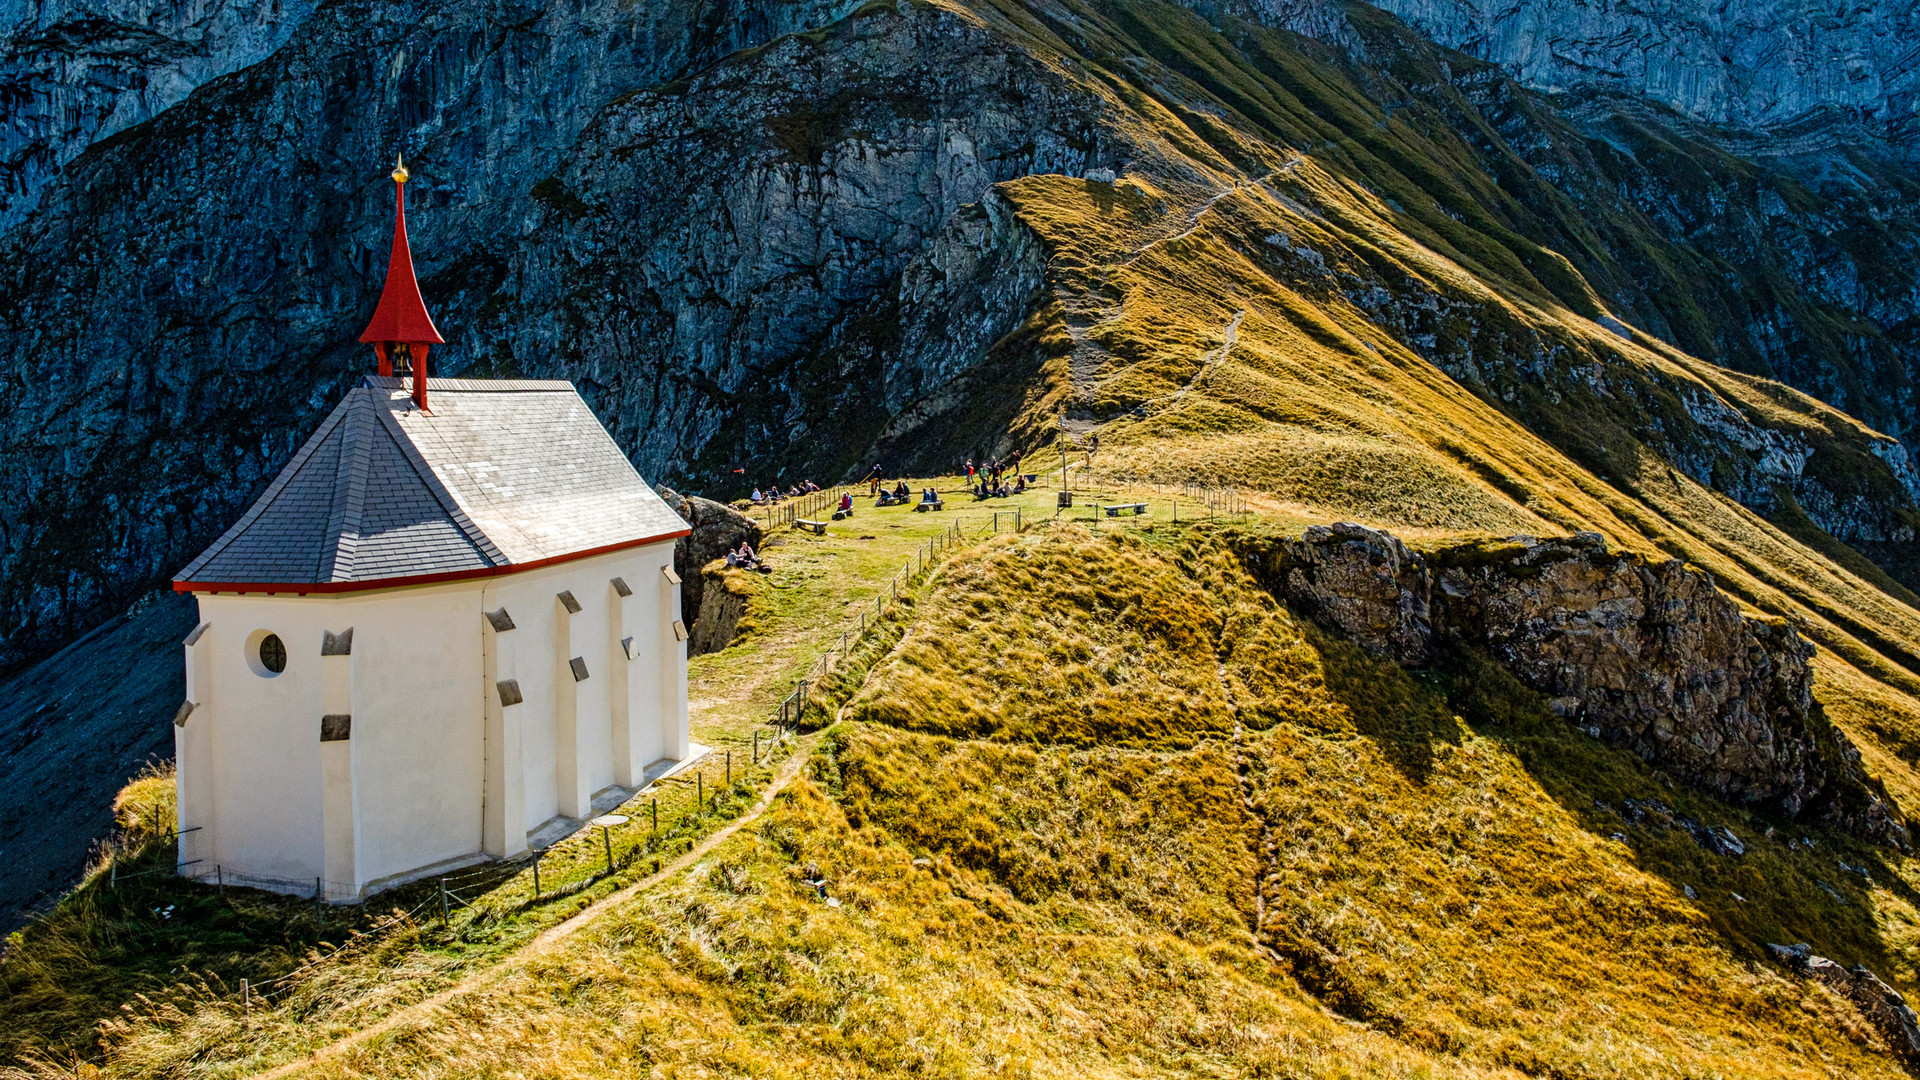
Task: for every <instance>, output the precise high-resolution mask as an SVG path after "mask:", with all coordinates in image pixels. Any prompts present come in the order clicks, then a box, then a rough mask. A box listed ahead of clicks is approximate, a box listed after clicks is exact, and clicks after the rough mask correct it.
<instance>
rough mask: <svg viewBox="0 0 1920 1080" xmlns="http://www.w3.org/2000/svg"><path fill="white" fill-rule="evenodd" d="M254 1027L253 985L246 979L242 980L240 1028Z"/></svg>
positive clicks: (248, 1029) (246, 1029)
mask: <svg viewBox="0 0 1920 1080" xmlns="http://www.w3.org/2000/svg"><path fill="white" fill-rule="evenodd" d="M252 1029H253V987H252V985H251V984H249V983H248V982H247V980H245V979H241V980H240V1030H242V1031H250V1030H252Z"/></svg>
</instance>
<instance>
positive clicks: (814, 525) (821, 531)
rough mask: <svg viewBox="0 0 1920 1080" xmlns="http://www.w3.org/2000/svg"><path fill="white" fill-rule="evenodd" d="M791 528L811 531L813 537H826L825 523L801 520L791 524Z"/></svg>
mask: <svg viewBox="0 0 1920 1080" xmlns="http://www.w3.org/2000/svg"><path fill="white" fill-rule="evenodd" d="M793 527H794V528H796V529H812V530H813V534H814V535H815V536H825V535H827V523H826V522H824V521H808V520H807V519H806V518H801V519H800V520H798V521H796V522H794V523H793Z"/></svg>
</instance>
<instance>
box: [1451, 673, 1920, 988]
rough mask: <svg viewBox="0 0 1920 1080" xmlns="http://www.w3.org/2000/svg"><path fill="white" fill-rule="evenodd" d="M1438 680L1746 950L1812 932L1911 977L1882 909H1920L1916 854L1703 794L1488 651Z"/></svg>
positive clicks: (1573, 810)
mask: <svg viewBox="0 0 1920 1080" xmlns="http://www.w3.org/2000/svg"><path fill="white" fill-rule="evenodd" d="M1431 678H1432V681H1433V682H1434V684H1435V687H1436V691H1437V692H1444V693H1445V695H1446V700H1447V701H1448V702H1449V704H1450V705H1451V707H1452V708H1454V709H1457V710H1458V711H1459V713H1460V715H1461V716H1462V718H1463V719H1464V720H1465V721H1466V724H1467V725H1468V727H1469V728H1470V729H1471V730H1472V731H1474V732H1475V733H1476V734H1480V735H1483V736H1486V737H1488V738H1492V739H1494V740H1496V741H1498V742H1499V743H1500V744H1502V745H1503V746H1504V747H1505V748H1506V749H1507V750H1508V751H1509V752H1510V753H1512V754H1513V755H1514V757H1515V758H1516V759H1518V760H1519V761H1520V762H1521V763H1522V764H1523V765H1524V766H1525V767H1526V769H1527V771H1528V773H1529V774H1530V775H1531V776H1532V777H1533V778H1534V779H1535V780H1536V781H1537V782H1538V783H1539V785H1540V788H1541V790H1542V791H1544V792H1546V793H1547V794H1548V795H1550V796H1551V797H1552V798H1553V799H1554V800H1555V801H1557V802H1558V803H1559V804H1560V805H1561V806H1563V807H1564V808H1565V809H1566V810H1567V812H1568V813H1569V814H1570V815H1572V817H1573V818H1574V819H1575V820H1576V821H1578V822H1579V824H1580V826H1581V827H1582V828H1584V829H1585V830H1587V831H1588V832H1589V833H1591V834H1592V835H1593V836H1594V837H1596V838H1599V839H1601V840H1604V841H1606V842H1608V843H1612V844H1618V845H1621V846H1622V847H1623V848H1624V849H1625V850H1626V851H1628V852H1630V853H1631V855H1632V859H1633V862H1634V864H1635V865H1636V866H1637V867H1638V868H1639V869H1641V870H1643V871H1645V872H1646V873H1649V874H1652V875H1654V876H1656V877H1659V878H1661V879H1662V880H1664V881H1666V882H1667V883H1669V884H1670V885H1671V886H1672V887H1673V889H1674V890H1675V891H1676V892H1678V893H1679V894H1680V895H1681V896H1683V897H1685V898H1686V900H1687V901H1688V903H1689V904H1691V905H1692V906H1693V907H1695V908H1696V909H1697V910H1698V911H1699V912H1700V914H1701V916H1702V917H1703V919H1704V921H1705V923H1706V925H1707V926H1708V927H1710V928H1711V929H1712V930H1713V931H1714V932H1715V933H1716V934H1717V935H1718V936H1719V937H1720V938H1721V939H1723V940H1724V941H1725V943H1726V944H1727V946H1728V948H1730V949H1731V950H1733V952H1734V953H1735V954H1736V955H1737V956H1739V957H1741V958H1742V959H1744V960H1748V961H1752V962H1761V961H1766V962H1771V960H1772V958H1771V957H1769V956H1768V955H1767V952H1766V944H1767V943H1769V942H1774V943H1780V944H1792V943H1794V942H1806V943H1808V944H1811V945H1812V946H1813V949H1814V951H1815V952H1816V953H1819V954H1821V955H1824V956H1828V957H1831V958H1832V959H1835V960H1837V961H1839V962H1841V963H1842V964H1845V965H1847V966H1852V965H1854V964H1864V965H1866V966H1867V967H1868V968H1870V969H1872V970H1873V971H1874V972H1875V973H1876V974H1878V975H1880V976H1881V977H1882V978H1884V979H1886V980H1888V981H1889V982H1893V983H1895V984H1897V985H1899V986H1902V987H1904V988H1907V989H1909V990H1911V988H1912V987H1914V986H1915V984H1916V971H1915V967H1914V960H1913V958H1912V957H1911V956H1908V955H1904V953H1905V951H1906V950H1903V949H1898V948H1896V947H1894V946H1893V945H1892V944H1891V943H1889V942H1888V941H1887V940H1886V938H1885V936H1884V931H1883V925H1882V924H1883V921H1884V920H1882V919H1880V918H1877V917H1876V911H1878V909H1879V908H1880V907H1882V906H1884V905H1888V904H1891V905H1896V906H1897V907H1899V908H1902V909H1906V914H1907V915H1909V916H1910V915H1911V913H1912V912H1913V911H1915V910H1920V890H1916V889H1915V887H1914V886H1913V884H1912V883H1911V882H1910V881H1909V880H1907V878H1906V877H1905V876H1903V875H1904V874H1905V873H1906V872H1907V870H1908V868H1909V867H1908V862H1909V860H1908V859H1907V857H1905V856H1902V855H1901V854H1900V853H1899V852H1897V851H1893V850H1891V849H1888V848H1883V847H1880V846H1878V845H1875V844H1872V843H1869V842H1867V841H1864V840H1861V839H1859V838H1857V837H1854V836H1851V835H1849V834H1847V833H1845V832H1842V831H1841V830H1839V829H1837V828H1833V827H1830V826H1827V825H1824V824H1821V823H1818V822H1812V821H1805V820H1793V819H1790V818H1787V817H1786V816H1785V815H1783V814H1780V813H1778V812H1775V811H1771V810H1768V809H1766V808H1761V807H1746V806H1739V805H1736V804H1732V803H1728V802H1724V801H1722V800H1719V799H1716V798H1713V797H1711V796H1709V795H1706V794H1704V793H1701V792H1698V791H1696V790H1694V789H1692V788H1690V787H1688V786H1687V785H1686V784H1685V783H1684V782H1681V781H1676V780H1674V779H1673V778H1671V777H1669V776H1668V775H1666V774H1665V773H1663V772H1662V771H1660V770H1658V769H1656V768H1654V767H1653V766H1651V765H1649V764H1647V763H1646V762H1643V761H1641V760H1640V759H1639V758H1638V757H1636V756H1635V755H1634V754H1632V753H1631V752H1630V751H1628V750H1626V749H1623V748H1619V747H1614V746H1610V745H1608V744H1607V743H1605V742H1603V741H1602V740H1600V739H1596V738H1592V737H1589V736H1588V735H1587V734H1586V733H1585V732H1583V731H1581V730H1580V729H1578V728H1575V727H1574V726H1573V725H1572V724H1571V723H1569V722H1567V721H1566V720H1563V719H1561V718H1559V717H1556V716H1554V715H1553V714H1552V713H1550V712H1549V711H1548V710H1547V708H1546V704H1545V701H1544V699H1542V698H1541V697H1540V695H1538V694H1536V693H1534V692H1533V691H1531V690H1529V689H1527V688H1526V687H1524V686H1522V685H1521V684H1520V683H1519V681H1518V680H1516V679H1514V678H1513V677H1512V676H1511V675H1508V674H1507V673H1506V672H1504V671H1502V670H1501V669H1499V668H1498V667H1497V666H1496V665H1494V664H1493V663H1492V662H1491V661H1490V660H1488V659H1486V658H1484V657H1476V656H1468V657H1464V658H1457V659H1455V660H1453V661H1451V662H1449V663H1448V664H1447V665H1446V666H1445V667H1444V668H1442V669H1440V670H1436V671H1434V672H1432V673H1431ZM1876 889H1879V890H1884V893H1881V894H1879V895H1876ZM1889 914H1892V915H1893V916H1894V919H1895V921H1898V920H1899V918H1900V913H1889Z"/></svg>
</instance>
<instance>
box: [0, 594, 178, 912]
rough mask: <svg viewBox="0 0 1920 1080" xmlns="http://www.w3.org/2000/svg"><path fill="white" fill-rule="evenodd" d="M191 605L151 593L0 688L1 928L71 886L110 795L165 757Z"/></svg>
mask: <svg viewBox="0 0 1920 1080" xmlns="http://www.w3.org/2000/svg"><path fill="white" fill-rule="evenodd" d="M193 625H194V602H193V600H192V599H191V598H189V597H186V596H182V595H178V594H174V593H156V594H153V595H152V596H151V597H150V598H148V599H146V600H143V601H142V602H140V603H138V604H135V605H134V606H133V608H131V609H130V610H128V611H127V612H126V613H124V614H121V615H119V616H116V617H114V618H112V619H109V620H108V621H107V622H106V623H104V624H102V625H101V626H100V627H98V628H97V629H95V630H94V631H93V632H91V633H89V634H87V635H86V636H85V637H83V638H81V639H80V640H79V641H76V642H74V643H73V644H71V645H69V646H67V647H66V648H64V649H62V650H60V651H59V652H57V653H55V654H54V655H52V656H50V657H48V658H47V659H45V660H42V661H40V662H39V663H37V664H34V665H33V666H32V667H29V668H26V669H25V670H22V671H19V672H17V673H15V674H13V675H11V676H9V677H8V678H6V679H5V680H4V681H0V772H3V773H4V774H5V776H6V778H7V783H6V784H4V785H0V868H3V869H0V930H8V931H10V930H13V929H14V928H16V927H17V926H19V925H20V923H21V922H22V921H23V909H25V908H29V907H31V906H33V905H35V904H37V903H39V902H41V901H43V900H45V899H47V898H49V897H51V896H54V895H56V894H58V893H60V892H62V891H64V890H66V889H67V888H69V887H70V886H72V885H73V883H74V882H75V881H76V880H78V878H79V876H80V872H81V870H82V869H83V867H84V866H85V864H86V861H87V853H88V852H89V851H90V850H92V847H93V843H94V841H95V840H96V839H97V838H99V837H103V836H105V835H107V833H108V831H109V829H110V828H111V826H112V824H113V798H114V795H115V793H116V792H118V791H119V790H120V789H121V787H123V786H124V785H125V784H126V783H127V780H128V779H129V778H131V777H132V776H134V775H135V774H136V773H138V772H139V771H140V769H141V768H142V766H143V765H145V764H146V763H147V762H149V761H155V760H159V761H166V760H171V759H172V757H173V727H172V725H170V724H169V723H168V721H169V720H171V719H172V718H173V714H174V711H175V710H176V709H178V708H179V707H180V702H181V700H182V699H183V698H184V697H185V694H186V676H185V673H184V668H183V667H182V664H181V659H180V649H179V643H180V639H181V638H183V637H185V636H186V635H187V632H188V631H190V630H192V629H193Z"/></svg>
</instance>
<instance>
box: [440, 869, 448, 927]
mask: <svg viewBox="0 0 1920 1080" xmlns="http://www.w3.org/2000/svg"><path fill="white" fill-rule="evenodd" d="M440 921H441V922H442V923H445V922H447V921H448V918H447V879H446V878H441V879H440Z"/></svg>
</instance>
